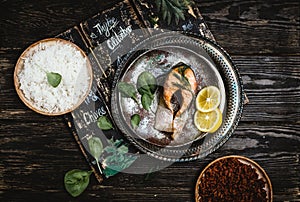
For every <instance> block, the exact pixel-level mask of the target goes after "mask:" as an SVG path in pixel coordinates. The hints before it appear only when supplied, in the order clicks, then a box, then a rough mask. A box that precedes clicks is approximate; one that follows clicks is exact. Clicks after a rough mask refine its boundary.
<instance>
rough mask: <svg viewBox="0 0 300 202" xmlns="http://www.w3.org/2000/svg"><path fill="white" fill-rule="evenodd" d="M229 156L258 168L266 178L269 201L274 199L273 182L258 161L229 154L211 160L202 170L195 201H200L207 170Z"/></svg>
mask: <svg viewBox="0 0 300 202" xmlns="http://www.w3.org/2000/svg"><path fill="white" fill-rule="evenodd" d="M228 158H236V159H238V160H241V161H242V163H245V162H247V163H245V164H248V165H251V166H252V167H254V168H255V169H256V172H258V174H259V176H260V177H262V178H264V179H265V180H266V186H267V188H268V190H266V193H267V197H268V199H269V202H272V201H273V190H272V183H271V180H270V178H269V176H268V175H267V173H266V171H265V170H264V169H263V168H262V167H261V166H260V165H259V164H258V163H256V162H255V161H253V160H251V159H249V158H247V157H244V156H239V155H229V156H223V157H220V158H217V159H215V160H213V161H212V162H210V163H209V164H208V165H207V166H205V168H204V169H203V170H202V171H201V173H200V175H199V177H198V179H197V182H196V187H195V201H196V202H199V199H198V198H199V197H198V196H199V191H198V185H199V183H200V181H201V178H202V176H203V174H204V173H205V171H206V170H207V169H208V168H209V167H210V166H211V165H213V164H214V163H216V162H218V161H220V160H223V159H228Z"/></svg>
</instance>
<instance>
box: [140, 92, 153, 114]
mask: <svg viewBox="0 0 300 202" xmlns="http://www.w3.org/2000/svg"><path fill="white" fill-rule="evenodd" d="M152 100H153V95H149V94H143V95H142V105H143V108H144V109H146V110H147V111H148V110H149V109H150V106H151V104H152Z"/></svg>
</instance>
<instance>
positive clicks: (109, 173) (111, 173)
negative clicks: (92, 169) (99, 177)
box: [103, 167, 120, 177]
mask: <svg viewBox="0 0 300 202" xmlns="http://www.w3.org/2000/svg"><path fill="white" fill-rule="evenodd" d="M118 172H120V171H118V170H113V169H111V168H110V167H107V168H105V169H104V170H103V173H104V175H105V176H106V177H111V176H114V175H116V174H117V173H118Z"/></svg>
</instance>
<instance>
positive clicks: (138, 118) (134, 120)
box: [130, 114, 141, 129]
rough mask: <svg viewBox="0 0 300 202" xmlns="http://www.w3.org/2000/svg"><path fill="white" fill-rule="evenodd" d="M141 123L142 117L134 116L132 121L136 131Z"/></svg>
mask: <svg viewBox="0 0 300 202" xmlns="http://www.w3.org/2000/svg"><path fill="white" fill-rule="evenodd" d="M140 121H141V117H140V115H138V114H134V115H132V116H131V120H130V123H131V126H132V128H133V129H136V128H137V127H138V126H139V124H140Z"/></svg>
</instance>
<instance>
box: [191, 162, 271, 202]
mask: <svg viewBox="0 0 300 202" xmlns="http://www.w3.org/2000/svg"><path fill="white" fill-rule="evenodd" d="M195 199H196V201H197V202H201V201H233V202H234V201H239V202H240V201H255V202H256V201H257V202H259V201H268V202H270V201H272V200H273V199H272V186H271V181H270V179H269V178H268V176H267V174H266V172H265V171H264V170H263V169H262V168H261V167H260V166H259V165H258V164H257V163H255V162H254V161H252V160H250V159H248V158H246V157H242V156H226V157H222V158H219V159H217V160H215V161H213V162H212V163H210V164H209V165H208V166H207V167H206V168H205V169H204V170H203V171H202V172H201V174H200V176H199V178H198V180H197V183H196V188H195Z"/></svg>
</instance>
